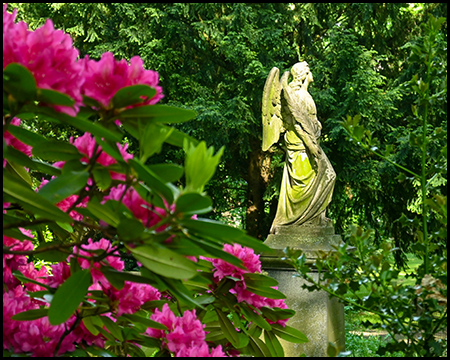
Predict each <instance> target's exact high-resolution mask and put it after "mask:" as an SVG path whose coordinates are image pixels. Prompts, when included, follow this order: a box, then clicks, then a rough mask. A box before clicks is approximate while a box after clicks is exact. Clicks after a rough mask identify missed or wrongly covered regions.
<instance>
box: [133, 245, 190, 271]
mask: <svg viewBox="0 0 450 360" xmlns="http://www.w3.org/2000/svg"><path fill="white" fill-rule="evenodd" d="M129 250H130V252H131V253H132V254H133V256H134V257H135V258H136V260H137V261H139V262H140V263H142V265H143V266H145V267H146V268H147V269H149V270H151V271H153V272H155V273H156V274H159V275H162V276H165V277H169V278H173V279H190V278H191V277H193V276H195V275H196V274H197V268H196V266H195V263H193V262H192V261H191V260H189V259H187V258H185V257H184V256H182V255H179V254H177V253H175V252H173V251H171V250H169V249H167V248H164V247H162V246H156V245H154V246H148V245H144V246H138V247H136V248H134V249H133V248H129Z"/></svg>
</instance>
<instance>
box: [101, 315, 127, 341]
mask: <svg viewBox="0 0 450 360" xmlns="http://www.w3.org/2000/svg"><path fill="white" fill-rule="evenodd" d="M100 319H101V320H102V321H103V324H104V325H105V327H106V329H107V330H108V331H109V332H110V333H111V334H112V335H113V336H114V337H115V338H116V339H118V340H119V341H120V342H122V341H123V335H122V330H121V329H120V327H119V325H117V324H116V323H115V322H114V321H112V320H111V319H110V318H109V317H108V316H101V317H100Z"/></svg>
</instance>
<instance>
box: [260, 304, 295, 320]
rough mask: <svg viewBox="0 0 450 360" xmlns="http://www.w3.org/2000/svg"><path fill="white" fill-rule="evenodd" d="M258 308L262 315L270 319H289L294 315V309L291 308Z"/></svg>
mask: <svg viewBox="0 0 450 360" xmlns="http://www.w3.org/2000/svg"><path fill="white" fill-rule="evenodd" d="M259 310H260V311H261V312H262V313H263V316H264V317H265V318H266V319H269V320H270V321H277V320H283V319H289V318H291V317H292V316H294V315H295V311H294V310H291V309H280V308H268V307H265V306H263V307H261V308H260V309H259Z"/></svg>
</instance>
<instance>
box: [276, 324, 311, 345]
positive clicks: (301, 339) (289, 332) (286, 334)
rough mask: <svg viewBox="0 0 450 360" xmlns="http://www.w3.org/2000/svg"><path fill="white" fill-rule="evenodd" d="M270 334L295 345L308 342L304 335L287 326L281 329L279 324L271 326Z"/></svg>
mask: <svg viewBox="0 0 450 360" xmlns="http://www.w3.org/2000/svg"><path fill="white" fill-rule="evenodd" d="M272 332H273V333H274V334H275V335H277V336H278V337H280V338H282V339H284V340H286V341H290V342H292V343H295V344H302V343H305V342H308V341H309V340H308V338H307V337H306V336H305V334H303V333H302V332H301V331H299V330H297V329H295V328H293V327H290V326H288V325H286V326H285V327H283V326H281V325H279V324H272Z"/></svg>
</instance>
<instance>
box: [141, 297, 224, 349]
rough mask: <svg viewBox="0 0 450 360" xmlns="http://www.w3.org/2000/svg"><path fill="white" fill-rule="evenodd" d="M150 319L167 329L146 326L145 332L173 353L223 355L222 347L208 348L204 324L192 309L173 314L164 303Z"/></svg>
mask: <svg viewBox="0 0 450 360" xmlns="http://www.w3.org/2000/svg"><path fill="white" fill-rule="evenodd" d="M150 319H152V320H154V321H156V322H159V323H160V324H163V325H165V326H166V327H167V328H168V331H163V330H158V329H152V328H148V329H147V331H146V334H147V335H149V336H151V337H155V338H158V339H162V340H163V345H164V346H167V348H168V349H169V350H170V351H171V352H172V353H174V355H175V356H176V357H182V356H209V357H210V356H225V354H224V353H223V351H222V347H221V346H220V345H219V346H217V347H216V348H215V349H212V350H211V353H210V350H209V347H208V344H207V343H206V341H205V337H206V332H205V330H204V327H205V325H204V324H202V323H201V322H200V320H198V319H197V316H196V314H195V309H194V310H191V311H189V310H186V311H185V312H184V314H183V316H175V314H174V313H173V312H172V310H170V308H169V305H168V304H167V303H166V304H164V305H163V307H162V309H161V310H159V309H155V312H154V313H153V314H152V315H151V316H150Z"/></svg>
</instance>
